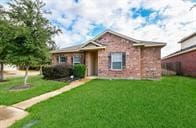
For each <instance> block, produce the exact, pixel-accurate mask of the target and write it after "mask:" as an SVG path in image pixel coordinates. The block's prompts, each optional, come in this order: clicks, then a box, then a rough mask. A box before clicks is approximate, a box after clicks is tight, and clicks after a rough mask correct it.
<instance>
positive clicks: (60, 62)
mask: <svg viewBox="0 0 196 128" xmlns="http://www.w3.org/2000/svg"><path fill="white" fill-rule="evenodd" d="M61 57H64V58H65V62H62V61H61ZM66 63H67V57H66V56H59V64H66Z"/></svg>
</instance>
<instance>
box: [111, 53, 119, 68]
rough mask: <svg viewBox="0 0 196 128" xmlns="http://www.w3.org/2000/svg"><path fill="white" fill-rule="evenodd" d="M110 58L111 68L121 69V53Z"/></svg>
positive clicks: (113, 54)
mask: <svg viewBox="0 0 196 128" xmlns="http://www.w3.org/2000/svg"><path fill="white" fill-rule="evenodd" d="M111 57H112V61H111V65H112V66H111V68H112V69H122V53H112V54H111Z"/></svg>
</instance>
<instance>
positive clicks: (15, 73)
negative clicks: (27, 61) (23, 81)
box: [4, 70, 39, 78]
mask: <svg viewBox="0 0 196 128" xmlns="http://www.w3.org/2000/svg"><path fill="white" fill-rule="evenodd" d="M24 75H25V71H22V70H14V71H5V73H4V77H5V78H10V77H23V76H24ZM36 75H39V71H29V76H36Z"/></svg>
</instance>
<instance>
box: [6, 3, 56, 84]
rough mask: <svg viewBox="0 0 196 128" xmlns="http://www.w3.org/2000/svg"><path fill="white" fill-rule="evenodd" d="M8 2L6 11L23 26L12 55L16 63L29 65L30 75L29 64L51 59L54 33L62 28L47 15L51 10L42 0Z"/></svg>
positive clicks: (41, 62)
mask: <svg viewBox="0 0 196 128" xmlns="http://www.w3.org/2000/svg"><path fill="white" fill-rule="evenodd" d="M8 5H9V10H8V11H7V12H6V14H7V15H8V16H9V20H10V22H12V23H14V25H15V26H17V27H18V28H19V29H18V31H17V37H16V38H14V39H13V43H12V45H11V47H12V48H11V49H12V50H11V51H10V53H9V57H8V58H12V59H11V63H13V64H16V65H20V66H24V67H26V75H25V76H26V77H27V75H28V68H29V66H33V65H39V64H43V63H47V62H48V60H49V50H50V46H54V44H55V43H54V41H52V36H53V35H55V34H57V33H58V32H60V30H59V29H57V28H56V27H54V26H53V25H51V23H50V22H49V20H48V19H47V18H46V15H47V14H50V13H49V12H47V11H45V10H44V7H45V3H43V2H42V1H40V0H13V1H11V2H9V4H8ZM25 83H26V82H25Z"/></svg>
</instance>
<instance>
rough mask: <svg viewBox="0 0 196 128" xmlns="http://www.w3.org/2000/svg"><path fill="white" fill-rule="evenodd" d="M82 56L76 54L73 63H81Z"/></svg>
mask: <svg viewBox="0 0 196 128" xmlns="http://www.w3.org/2000/svg"><path fill="white" fill-rule="evenodd" d="M80 59H81V58H80V56H79V55H76V56H74V57H73V64H80Z"/></svg>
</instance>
